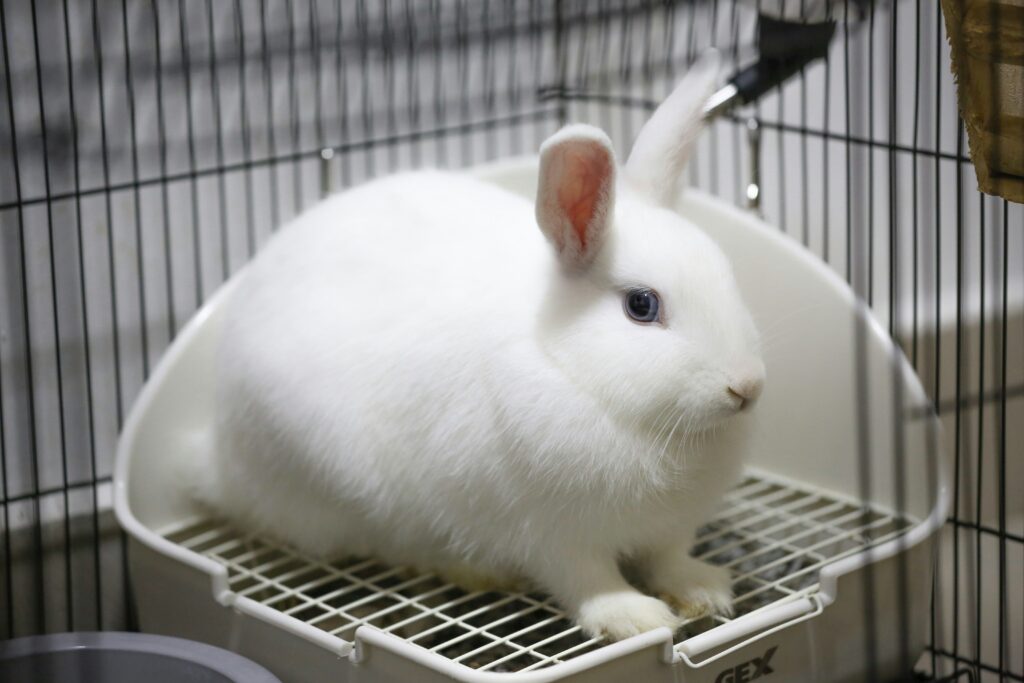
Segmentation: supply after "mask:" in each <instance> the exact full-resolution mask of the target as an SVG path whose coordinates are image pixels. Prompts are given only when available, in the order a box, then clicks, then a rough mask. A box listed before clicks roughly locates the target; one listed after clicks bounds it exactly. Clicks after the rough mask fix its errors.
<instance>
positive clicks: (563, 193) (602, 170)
mask: <svg viewBox="0 0 1024 683" xmlns="http://www.w3.org/2000/svg"><path fill="white" fill-rule="evenodd" d="M565 161H566V164H565V171H566V173H565V177H564V178H563V179H562V184H561V186H560V187H559V188H558V204H559V208H561V210H562V212H563V213H564V214H565V217H566V218H567V219H568V220H569V223H570V225H572V229H573V232H575V233H576V238H577V239H578V240H579V244H580V251H581V252H583V253H586V251H587V245H588V242H591V241H592V239H591V237H592V233H593V232H594V231H595V230H599V229H601V228H600V227H599V226H598V225H597V223H599V222H600V221H602V220H603V219H604V216H600V215H598V214H599V213H603V212H604V210H605V208H606V207H605V206H603V204H604V203H606V202H607V200H608V198H609V197H608V194H609V189H610V188H609V187H608V183H609V181H610V180H611V178H612V160H611V159H610V158H609V156H608V154H607V152H606V151H605V150H603V149H601V148H600V146H599V145H597V144H592V145H589V146H588V147H584V148H583V149H581V150H579V151H574V152H569V153H568V154H566V160H565ZM595 219H596V220H595Z"/></svg>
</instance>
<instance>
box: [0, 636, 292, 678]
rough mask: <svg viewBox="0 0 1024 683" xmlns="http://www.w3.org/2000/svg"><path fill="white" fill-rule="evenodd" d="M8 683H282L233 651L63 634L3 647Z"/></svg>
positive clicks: (1, 666) (176, 641)
mask: <svg viewBox="0 0 1024 683" xmlns="http://www.w3.org/2000/svg"><path fill="white" fill-rule="evenodd" d="M0 681H3V683H49V682H50V681H53V682H54V683H56V682H59V683H138V682H139V681H145V683H178V682H180V681H188V682H189V683H281V681H280V679H278V678H277V677H275V676H274V675H273V674H271V673H270V672H269V671H267V670H266V669H264V668H263V667H262V666H260V665H259V664H256V663H255V662H252V661H250V660H248V659H245V658H244V657H241V656H239V655H236V654H235V653H233V652H228V651H227V650H222V649H220V648H217V647H211V646H210V645H204V644H202V643H196V642H193V641H191V640H184V639H182V638H168V637H166V636H154V635H148V634H142V633H58V634H55V635H48V636H30V637H28V638H17V639H15V640H9V641H7V642H0Z"/></svg>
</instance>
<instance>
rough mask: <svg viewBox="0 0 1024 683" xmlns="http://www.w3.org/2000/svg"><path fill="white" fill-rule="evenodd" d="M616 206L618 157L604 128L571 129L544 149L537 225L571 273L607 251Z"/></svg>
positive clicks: (541, 160) (550, 139) (581, 127)
mask: <svg viewBox="0 0 1024 683" xmlns="http://www.w3.org/2000/svg"><path fill="white" fill-rule="evenodd" d="M614 204H615V152H614V151H613V150H612V143H611V141H610V140H609V139H608V136H607V135H605V134H604V132H603V131H602V130H600V129H599V128H594V127H593V126H586V125H580V124H577V125H571V126H566V127H565V128H562V130H560V131H558V132H557V133H555V134H554V135H552V136H551V137H550V138H548V139H547V140H546V141H545V142H544V144H543V145H542V146H541V148H540V176H539V179H538V185H537V207H536V209H537V223H538V224H539V225H540V229H541V231H542V232H543V233H544V235H545V236H546V237H547V238H548V240H549V241H550V242H551V244H552V245H553V246H554V247H555V251H557V252H558V257H559V259H560V260H561V261H562V263H563V264H565V265H566V266H568V267H570V268H575V269H581V268H585V267H587V266H588V265H589V264H590V263H591V261H593V260H594V256H595V255H596V254H597V252H598V251H599V250H600V249H601V244H602V243H603V242H604V236H605V233H606V232H607V230H608V226H609V224H610V223H611V220H612V213H613V209H614Z"/></svg>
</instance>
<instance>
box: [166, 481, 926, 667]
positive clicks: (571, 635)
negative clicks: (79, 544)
mask: <svg viewBox="0 0 1024 683" xmlns="http://www.w3.org/2000/svg"><path fill="white" fill-rule="evenodd" d="M913 523H914V520H911V519H908V518H905V517H903V518H900V517H894V516H892V515H890V514H885V513H883V512H881V511H878V510H866V509H864V508H863V507H860V506H858V505H856V504H855V503H854V502H852V501H849V500H843V499H840V498H836V497H833V496H830V495H825V494H823V493H821V492H819V491H815V490H813V489H808V488H805V487H802V486H800V485H796V484H794V483H792V482H789V481H783V480H780V479H776V478H774V477H772V478H768V477H765V476H761V475H759V474H751V475H748V476H747V478H745V479H744V480H743V482H742V483H741V484H740V485H739V486H737V487H736V488H735V489H733V490H732V491H731V492H730V493H729V494H728V496H727V497H726V500H725V505H724V506H723V508H722V511H721V513H720V514H719V515H718V516H717V517H716V518H715V520H714V521H713V522H711V523H710V524H708V525H707V526H706V527H704V528H703V529H702V530H701V531H700V534H699V536H698V539H697V544H696V546H695V547H694V549H693V553H694V554H695V555H696V556H698V557H700V558H701V559H704V560H707V561H708V562H712V563H714V564H718V565H723V566H726V567H729V569H730V570H731V571H732V575H733V591H734V593H735V596H736V597H735V600H734V607H735V615H734V617H733V618H735V617H736V616H741V615H744V614H749V613H751V612H754V611H756V610H759V609H762V608H764V607H766V606H768V605H771V604H774V603H778V602H781V601H790V600H794V599H797V598H799V597H802V596H805V595H809V594H812V593H814V592H816V591H817V589H818V570H819V569H821V567H822V566H824V565H825V564H827V563H829V562H831V561H833V560H836V559H838V558H840V557H844V556H846V555H849V554H852V553H855V552H857V551H859V550H862V549H863V548H865V547H867V546H869V545H873V544H876V543H881V542H884V541H886V540H888V539H890V538H892V537H894V536H895V535H897V534H899V533H900V532H901V531H903V530H905V529H907V528H908V527H909V526H911V525H912V524H913ZM164 535H165V536H166V537H167V538H168V539H169V540H171V541H173V542H175V543H177V544H179V545H181V546H183V547H185V548H187V549H189V550H192V551H194V552H197V553H200V554H202V555H205V556H206V557H210V558H212V559H214V560H216V561H218V562H220V563H222V564H224V565H225V566H226V567H227V570H228V582H229V586H230V588H231V590H233V591H234V592H236V593H237V594H239V595H243V596H246V597H248V598H250V599H252V600H256V601H258V602H260V603H262V604H264V605H266V606H268V607H271V608H273V609H275V610H278V611H280V612H281V613H283V614H285V615H288V616H290V617H293V618H295V619H299V620H301V621H303V622H305V623H307V624H310V625H313V626H316V627H317V628H320V629H322V630H324V631H326V632H328V633H330V634H332V635H334V636H337V637H338V638H341V639H344V640H348V641H351V640H352V639H353V635H354V633H355V630H356V628H358V627H359V626H361V625H362V624H371V625H373V626H375V627H377V628H379V629H382V630H384V631H387V632H389V633H392V634H394V635H397V636H400V637H402V638H405V639H406V640H408V641H409V642H412V643H414V644H416V645H419V646H421V647H424V648H426V649H428V650H430V651H431V652H436V653H438V654H440V655H442V656H444V657H447V658H449V659H451V660H452V661H455V662H458V663H461V664H464V665H466V666H468V667H471V668H473V669H478V670H481V671H496V672H514V671H530V670H534V669H539V668H543V667H546V666H551V665H552V664H556V663H558V662H564V661H566V660H569V659H572V658H573V657H576V656H578V655H581V654H583V653H585V652H589V651H591V650H594V649H597V648H599V647H601V645H602V644H603V643H602V641H600V640H598V639H595V638H589V637H587V636H586V635H585V634H583V633H582V632H581V631H580V629H579V627H577V626H575V625H573V623H572V622H571V621H570V620H569V619H568V618H567V617H566V616H565V614H564V613H563V612H562V611H561V610H560V609H559V608H558V607H557V605H555V604H554V602H553V601H551V599H550V598H548V597H546V596H543V595H538V594H527V593H517V594H511V593H481V592H475V593H470V592H466V591H464V590H462V589H460V588H458V587H457V586H454V585H452V584H450V583H446V582H444V581H442V580H441V579H439V578H438V577H436V576H435V575H432V574H419V573H415V572H412V571H410V570H408V569H403V568H394V567H388V566H385V565H383V564H381V563H379V562H376V561H374V560H365V559H350V560H346V561H341V562H335V563H332V564H326V563H323V562H319V561H316V560H312V559H309V558H306V557H304V556H302V555H299V554H298V553H296V552H294V551H292V550H290V549H288V548H286V547H282V546H280V545H277V544H274V543H273V542H269V541H267V540H265V539H262V538H258V537H254V536H249V535H244V534H240V533H239V532H237V531H236V530H235V529H233V528H232V527H231V526H229V525H226V524H224V523H222V522H218V521H215V520H202V521H198V522H197V521H192V522H189V523H187V524H180V525H177V526H176V527H175V528H173V529H170V530H168V531H166V532H165V534H164ZM727 621H729V619H728V618H726V617H721V616H714V617H704V618H700V619H696V620H692V621H690V622H688V623H686V624H685V625H684V626H683V628H682V629H681V630H680V632H679V633H678V634H677V637H678V638H679V640H680V641H682V640H685V639H686V638H688V637H691V636H693V635H696V634H698V633H703V632H705V631H707V630H709V629H711V628H714V627H716V626H718V625H720V624H723V623H726V622H727Z"/></svg>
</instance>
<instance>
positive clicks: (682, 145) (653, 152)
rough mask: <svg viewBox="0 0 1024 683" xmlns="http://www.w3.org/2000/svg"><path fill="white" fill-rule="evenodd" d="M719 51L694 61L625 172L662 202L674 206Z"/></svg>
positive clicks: (713, 80) (711, 88)
mask: <svg viewBox="0 0 1024 683" xmlns="http://www.w3.org/2000/svg"><path fill="white" fill-rule="evenodd" d="M718 71H719V59H718V53H717V52H715V51H710V52H708V53H707V54H705V55H704V56H703V57H701V59H700V60H699V61H698V62H697V63H695V64H694V65H693V66H692V67H690V70H689V71H687V72H686V76H685V77H683V80H682V81H680V82H679V85H677V86H676V89H675V90H673V91H672V94H671V95H669V96H668V99H666V100H665V101H664V102H662V103H661V106H659V107H658V108H657V110H655V112H654V115H653V116H651V118H650V120H649V121H648V122H647V123H646V124H645V125H644V127H643V128H642V129H641V130H640V134H639V135H638V136H637V138H636V142H634V143H633V150H632V151H631V152H630V154H629V160H628V161H627V162H626V167H625V173H626V177H627V178H628V179H629V180H630V183H631V184H632V186H633V187H635V188H636V189H637V190H639V191H640V192H642V193H644V194H646V195H647V196H648V197H650V198H651V199H652V200H654V201H655V202H657V203H658V204H661V205H662V206H667V207H674V206H675V203H676V201H677V200H678V198H679V191H680V186H679V184H680V176H681V175H682V172H683V168H684V167H685V166H686V162H687V161H689V159H690V155H692V154H693V149H694V146H695V145H696V143H697V136H698V135H699V134H700V131H701V129H702V128H703V122H704V105H705V103H706V102H707V100H708V97H710V96H711V94H712V93H713V92H714V89H715V85H716V84H717V80H718Z"/></svg>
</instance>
